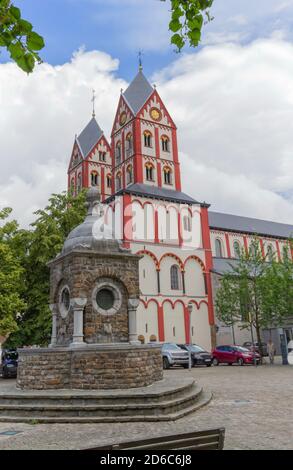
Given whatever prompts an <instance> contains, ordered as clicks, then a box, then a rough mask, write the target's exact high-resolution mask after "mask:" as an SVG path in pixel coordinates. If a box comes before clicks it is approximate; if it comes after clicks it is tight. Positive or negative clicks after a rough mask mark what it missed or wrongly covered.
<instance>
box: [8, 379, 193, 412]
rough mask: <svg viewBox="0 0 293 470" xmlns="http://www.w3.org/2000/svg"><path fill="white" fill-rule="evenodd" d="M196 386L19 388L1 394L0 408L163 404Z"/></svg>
mask: <svg viewBox="0 0 293 470" xmlns="http://www.w3.org/2000/svg"><path fill="white" fill-rule="evenodd" d="M195 385H196V382H195V381H194V380H193V381H189V382H188V383H187V384H186V383H183V384H182V385H179V384H176V387H174V386H173V387H168V386H166V387H165V388H162V390H160V391H156V392H154V391H151V389H150V390H149V391H148V388H147V387H146V389H145V390H144V392H143V393H139V392H138V391H137V390H132V391H131V390H129V391H128V392H125V391H122V392H121V391H120V392H116V391H104V390H103V391H93V392H89V391H82V392H81V391H73V390H72V391H70V393H68V391H66V394H64V391H63V390H57V391H54V392H51V391H50V392H48V391H40V392H38V393H36V392H29V391H17V392H16V393H5V394H1V395H0V407H2V406H7V405H14V404H15V405H17V406H19V405H29V404H31V403H32V404H33V405H34V404H35V403H36V401H37V402H38V405H44V406H47V405H50V404H52V403H54V402H56V401H58V404H59V405H64V406H66V405H68V406H70V405H71V406H85V405H87V404H90V405H92V406H95V405H106V406H110V405H115V404H117V401H118V403H119V405H122V404H129V403H130V402H131V403H132V404H140V403H141V402H142V401H143V403H144V404H147V403H150V404H153V403H161V402H164V401H166V400H174V399H176V398H181V397H182V396H183V395H185V394H187V393H189V392H190V391H191V390H192V389H193V388H194V387H195Z"/></svg>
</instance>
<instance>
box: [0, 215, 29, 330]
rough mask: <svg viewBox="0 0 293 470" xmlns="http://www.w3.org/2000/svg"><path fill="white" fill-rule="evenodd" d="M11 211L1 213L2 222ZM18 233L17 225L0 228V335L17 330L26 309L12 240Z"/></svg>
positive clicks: (7, 223)
mask: <svg viewBox="0 0 293 470" xmlns="http://www.w3.org/2000/svg"><path fill="white" fill-rule="evenodd" d="M10 213H11V210H10V209H8V208H6V209H3V210H2V211H0V220H3V221H5V219H6V218H7V217H8V216H9V214H10ZM16 231H17V223H16V222H15V221H12V222H7V221H6V222H4V225H2V226H1V227H0V335H1V336H6V335H7V334H8V333H10V332H13V331H16V330H17V317H18V315H21V313H22V312H23V311H24V309H25V302H24V301H23V299H22V298H21V294H20V288H19V286H20V284H21V280H22V276H23V273H24V271H23V268H22V266H21V263H20V260H19V258H18V256H17V253H16V251H15V249H14V246H13V243H12V239H13V236H14V235H15V233H16Z"/></svg>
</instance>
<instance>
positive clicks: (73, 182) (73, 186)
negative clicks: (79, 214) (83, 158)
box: [70, 178, 75, 193]
mask: <svg viewBox="0 0 293 470" xmlns="http://www.w3.org/2000/svg"><path fill="white" fill-rule="evenodd" d="M74 190H75V181H74V178H71V183H70V191H71V193H74Z"/></svg>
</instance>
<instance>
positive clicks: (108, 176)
mask: <svg viewBox="0 0 293 470" xmlns="http://www.w3.org/2000/svg"><path fill="white" fill-rule="evenodd" d="M91 186H95V187H97V188H98V189H99V191H100V194H101V200H102V201H103V202H104V205H105V214H104V217H105V224H107V225H109V226H111V227H114V230H115V237H116V238H119V239H121V240H122V242H123V245H124V247H125V248H127V249H130V250H131V252H132V253H135V254H139V255H140V256H141V260H140V262H139V282H140V305H139V308H138V314H137V320H138V334H139V338H140V340H141V341H142V342H145V343H148V342H150V341H163V342H175V343H189V342H190V340H192V342H193V343H196V344H199V345H200V346H202V347H203V348H205V349H207V350H210V349H211V348H212V347H213V346H214V345H215V344H216V342H217V343H219V342H220V343H221V334H222V333H221V325H220V324H219V322H217V320H216V318H215V313H214V296H213V289H214V294H215V289H216V287H217V282H216V278H217V276H219V275H221V274H222V273H223V272H224V271H225V269H226V264H227V260H228V259H230V258H231V259H232V258H233V259H237V256H238V253H239V251H240V247H241V246H244V247H245V248H246V249H248V247H249V243H250V242H251V240H252V239H253V236H254V235H255V234H258V235H259V236H260V244H261V248H262V250H263V253H265V252H267V251H268V250H271V251H272V253H276V256H278V258H279V259H281V257H282V253H283V251H284V250H285V247H286V246H288V237H289V236H290V235H291V234H292V233H293V226H289V225H285V224H279V223H272V222H266V221H261V220H256V219H248V218H245V217H239V216H232V215H228V214H220V213H216V212H211V211H209V204H207V203H205V202H202V201H200V200H195V199H194V198H192V197H190V196H189V195H187V194H185V193H184V192H183V191H182V188H181V173H180V162H179V157H178V146H177V128H176V125H175V123H174V121H173V119H172V117H171V116H170V114H169V112H168V110H167V108H166V106H165V104H164V103H163V102H162V99H161V98H160V95H159V93H158V91H157V89H156V88H155V87H153V86H151V85H150V83H149V82H148V80H147V79H146V77H145V76H144V74H143V71H142V68H141V67H140V69H139V72H138V74H137V75H136V77H135V78H134V80H133V81H132V82H131V83H130V85H129V86H128V88H127V89H126V90H125V91H124V92H123V91H121V95H120V99H119V102H118V106H117V111H116V115H115V118H114V123H113V128H112V133H111V140H110V141H108V140H107V137H106V136H105V135H104V133H103V131H102V130H101V127H100V126H99V124H98V122H97V120H96V118H95V113H94V112H93V116H92V119H91V120H90V122H89V123H88V125H87V126H86V127H85V129H84V130H83V131H82V132H81V134H80V135H79V136H77V137H76V138H75V142H74V145H73V150H72V155H71V159H70V164H69V168H68V189H69V190H71V191H73V192H74V193H75V194H76V193H77V192H78V191H80V190H81V188H89V187H91ZM291 255H292V254H291ZM225 263H226V264H225ZM191 305H192V311H191V314H190V313H189V309H190V310H191ZM188 307H189V308H188ZM189 319H190V321H191V323H190V322H189ZM290 334H291V335H292V334H293V328H291V333H290ZM190 336H191V337H190ZM222 336H223V335H222ZM230 339H231V338H230ZM225 340H228V338H227V337H226V336H225ZM230 342H231V341H230Z"/></svg>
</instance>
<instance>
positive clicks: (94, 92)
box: [92, 90, 96, 118]
mask: <svg viewBox="0 0 293 470" xmlns="http://www.w3.org/2000/svg"><path fill="white" fill-rule="evenodd" d="M95 102H96V91H95V90H93V97H92V103H93V114H92V116H93V118H94V117H96V110H95Z"/></svg>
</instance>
